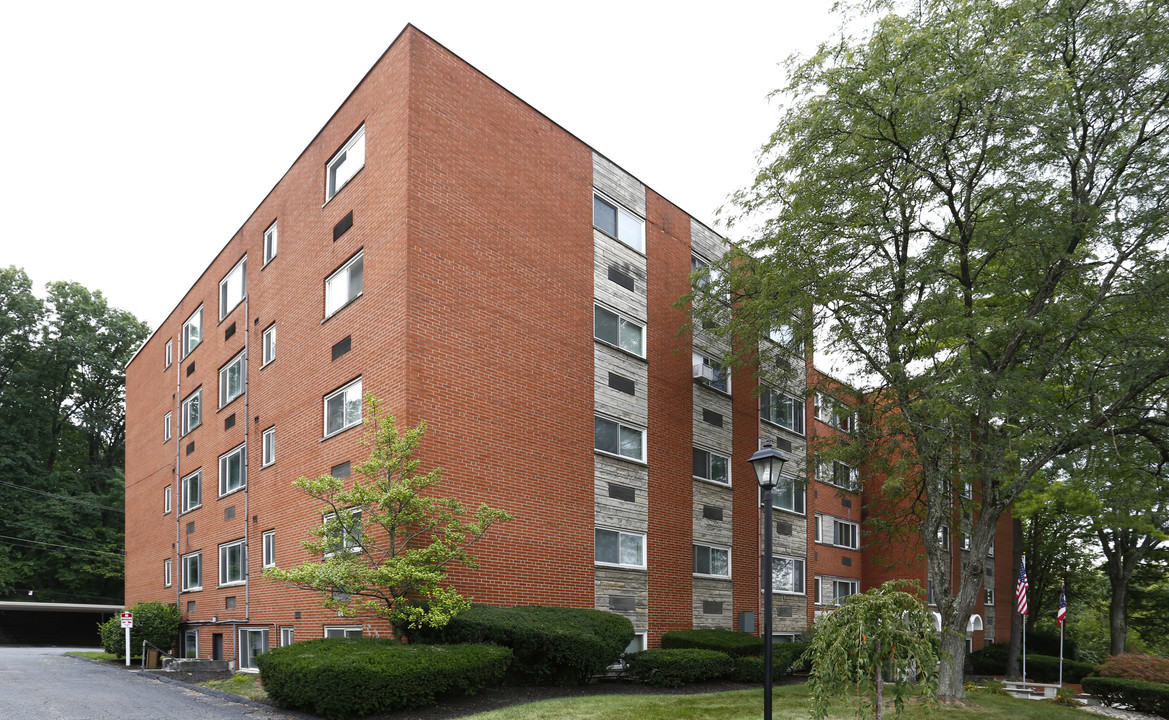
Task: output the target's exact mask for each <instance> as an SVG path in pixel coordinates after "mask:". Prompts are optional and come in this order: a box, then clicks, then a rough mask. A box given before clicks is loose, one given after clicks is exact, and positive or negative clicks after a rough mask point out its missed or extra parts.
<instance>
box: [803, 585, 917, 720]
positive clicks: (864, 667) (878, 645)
mask: <svg viewBox="0 0 1169 720" xmlns="http://www.w3.org/2000/svg"><path fill="white" fill-rule="evenodd" d="M903 586H904V584H903V583H901V582H900V581H897V580H891V581H889V582H886V583H885V584H883V585H881V587H879V588H873V589H871V590H867V591H865V592H863V593H859V594H856V595H850V596H849V597H848V598H847V599H845V601H844V603H843V604H842V605H841V606H840V607H838V608H836V609H834V610H832V611H831V612H829V613H828V614H827V615H826V616H825V617H824V618H822V619H820V620H819V621H817V622H816V634H815V637H813V639H812V643H811V646H810V647H809V648H808V655H809V656H810V657H811V659H812V669H811V673H810V675H809V680H808V685H809V686H810V687H811V689H812V699H813V714H812V716H813V717H814V718H817V720H820V719H821V718H826V717H828V711H829V709H830V707H831V704H832V702H833V701H834V700H836V699H838V698H840V697H847V698H851V699H852V700H854V701H855V702H856V703H857V716H858V717H860V716H862V715H863V714H864V709H865V707H866V706H868V707H871V708H872V710H873V717H875V718H877V720H880V718H881V717H882V715H883V712H884V708H883V702H884V697H883V694H884V692H885V690H886V687H885V684H886V683H888V685H889V688H890V689H891V690H892V691H893V704H894V707H895V708H896V712H897V714H898V715H900V714H901V711H902V710H903V709H904V706H905V698H906V697H907V696H908V695H910V694H911V692H913V689H914V688H919V689H921V690H922V692H923V693H924V696H925V697H926V698H933V697H934V695H935V693H936V691H937V681H938V677H937V667H938V651H937V640H936V638H935V636H934V632H933V621H932V618H931V617H930V613H929V611H928V610H927V609H926V606H925V603H923V602H922V601H921V600H919V599H918V598H917V597H915V596H914V595H910V594H909V593H906V592H902V591H900V590H898V589H897V588H898V587H903ZM916 592H917V594H919V595H920V593H921V588H920V587H917V588H916Z"/></svg>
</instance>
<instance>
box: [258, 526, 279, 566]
mask: <svg viewBox="0 0 1169 720" xmlns="http://www.w3.org/2000/svg"><path fill="white" fill-rule="evenodd" d="M260 537H261V538H262V543H261V545H262V547H263V549H264V567H266V568H268V567H276V531H275V530H268V531H267V532H265V533H264V534H263V535H261V536H260Z"/></svg>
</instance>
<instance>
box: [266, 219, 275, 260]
mask: <svg viewBox="0 0 1169 720" xmlns="http://www.w3.org/2000/svg"><path fill="white" fill-rule="evenodd" d="M276 222H277V221H276V220H273V221H272V224H271V225H269V226H268V229H267V230H265V231H264V264H265V265H267V264H268V263H270V262H272V258H274V257H276V249H277V248H276V240H277V231H276Z"/></svg>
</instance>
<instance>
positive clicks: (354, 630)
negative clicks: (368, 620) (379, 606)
mask: <svg viewBox="0 0 1169 720" xmlns="http://www.w3.org/2000/svg"><path fill="white" fill-rule="evenodd" d="M325 637H327V638H349V637H361V626H360V625H326V626H325Z"/></svg>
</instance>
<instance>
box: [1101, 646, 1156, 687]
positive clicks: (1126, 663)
mask: <svg viewBox="0 0 1169 720" xmlns="http://www.w3.org/2000/svg"><path fill="white" fill-rule="evenodd" d="M1092 674H1093V675H1096V676H1098V677H1106V678H1116V679H1118V680H1140V681H1141V682H1151V683H1162V684H1169V658H1163V657H1160V656H1158V655H1146V654H1144V653H1135V652H1128V653H1121V654H1120V655H1109V656H1108V657H1107V658H1105V659H1104V662H1102V663H1100V664H1099V665H1097V666H1096V669H1095V670H1094V671H1093V672H1092Z"/></svg>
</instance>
